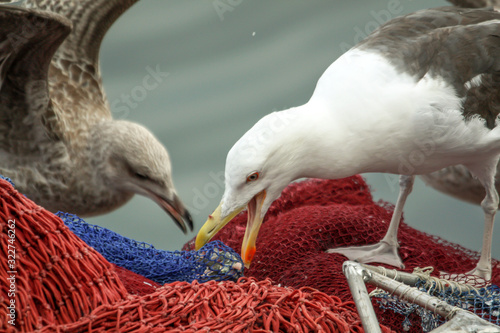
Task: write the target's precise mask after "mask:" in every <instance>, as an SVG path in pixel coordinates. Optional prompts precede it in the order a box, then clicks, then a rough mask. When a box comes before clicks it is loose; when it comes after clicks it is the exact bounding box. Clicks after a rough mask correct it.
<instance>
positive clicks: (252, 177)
mask: <svg viewBox="0 0 500 333" xmlns="http://www.w3.org/2000/svg"><path fill="white" fill-rule="evenodd" d="M259 176H260V173H259V172H257V171H255V172H252V173H251V174H249V175H248V176H247V183H249V182H253V181H256V180H257V179H259Z"/></svg>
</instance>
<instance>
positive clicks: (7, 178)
mask: <svg viewBox="0 0 500 333" xmlns="http://www.w3.org/2000/svg"><path fill="white" fill-rule="evenodd" d="M0 179H4V180H6V181H8V182H9V183H10V184H11V185H12V186H14V187H15V185H14V183H13V182H12V180H11V179H10V178H9V177H5V176H2V175H0Z"/></svg>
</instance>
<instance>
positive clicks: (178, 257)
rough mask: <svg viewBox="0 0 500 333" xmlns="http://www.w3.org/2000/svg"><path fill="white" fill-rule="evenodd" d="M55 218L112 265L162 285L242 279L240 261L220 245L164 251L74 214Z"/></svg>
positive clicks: (218, 243)
mask: <svg viewBox="0 0 500 333" xmlns="http://www.w3.org/2000/svg"><path fill="white" fill-rule="evenodd" d="M56 215H57V216H59V217H60V218H61V219H62V220H63V221H64V223H65V224H66V225H67V226H68V227H69V229H70V230H71V231H73V232H74V233H75V234H76V235H77V236H78V237H80V238H81V239H82V240H83V241H84V242H85V243H87V244H88V245H89V246H92V247H93V248H94V249H96V250H97V252H99V253H101V254H102V256H103V257H104V258H106V260H108V261H109V262H111V263H114V264H116V265H118V266H120V267H123V268H126V269H128V270H130V271H132V272H134V273H137V274H140V275H142V276H144V277H147V278H148V279H150V280H153V281H155V282H157V283H160V284H164V283H170V282H175V281H186V282H192V281H193V280H198V281H199V282H206V281H209V280H216V281H220V280H237V279H238V278H239V277H241V276H242V275H243V261H242V260H241V257H240V256H239V255H238V254H237V253H236V252H235V251H234V250H233V249H231V248H230V247H228V246H226V245H224V243H222V242H220V241H214V242H210V243H208V244H206V245H205V246H204V247H202V248H201V249H200V250H198V251H165V250H160V249H156V248H155V247H154V246H153V245H151V244H148V243H144V242H138V241H135V240H133V239H130V238H127V237H124V236H121V235H119V234H117V233H116V232H114V231H111V230H108V229H106V228H102V227H100V226H97V225H92V224H89V223H87V222H85V221H84V220H83V219H81V218H79V217H78V216H76V215H73V214H68V213H63V212H58V213H57V214H56Z"/></svg>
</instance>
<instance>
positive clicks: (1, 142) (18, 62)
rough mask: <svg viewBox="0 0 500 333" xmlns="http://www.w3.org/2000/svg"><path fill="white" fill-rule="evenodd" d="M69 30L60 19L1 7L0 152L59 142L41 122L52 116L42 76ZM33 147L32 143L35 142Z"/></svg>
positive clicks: (22, 151) (31, 150) (19, 152)
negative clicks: (54, 140)
mask: <svg viewBox="0 0 500 333" xmlns="http://www.w3.org/2000/svg"><path fill="white" fill-rule="evenodd" d="M70 30H71V23H70V22H69V21H68V20H66V19H65V18H63V17H60V16H59V15H54V14H51V13H45V12H39V11H35V10H25V9H22V8H19V7H14V6H0V150H1V151H3V152H4V153H11V154H17V155H20V156H23V155H24V156H25V155H29V154H30V153H34V152H35V151H36V150H37V144H40V143H41V142H43V141H45V140H47V139H49V138H50V139H58V138H57V135H54V133H50V129H49V128H47V127H46V126H45V125H46V124H44V123H45V120H46V119H47V117H50V116H51V112H52V104H51V102H50V99H49V95H48V86H47V73H48V69H49V64H50V61H51V59H52V56H53V54H54V52H55V51H56V49H57V48H58V46H59V45H60V44H61V43H62V41H63V40H64V38H65V37H66V36H67V35H68V34H69V32H70ZM35 143H36V144H35Z"/></svg>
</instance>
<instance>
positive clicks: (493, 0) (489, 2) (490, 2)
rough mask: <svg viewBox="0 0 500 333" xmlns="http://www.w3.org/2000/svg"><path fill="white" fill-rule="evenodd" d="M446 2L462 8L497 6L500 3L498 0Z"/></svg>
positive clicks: (456, 0) (452, 0)
mask: <svg viewBox="0 0 500 333" xmlns="http://www.w3.org/2000/svg"><path fill="white" fill-rule="evenodd" d="M448 2H449V3H452V4H453V5H455V6H457V7H463V8H483V7H498V6H499V5H500V1H499V0H448Z"/></svg>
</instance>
